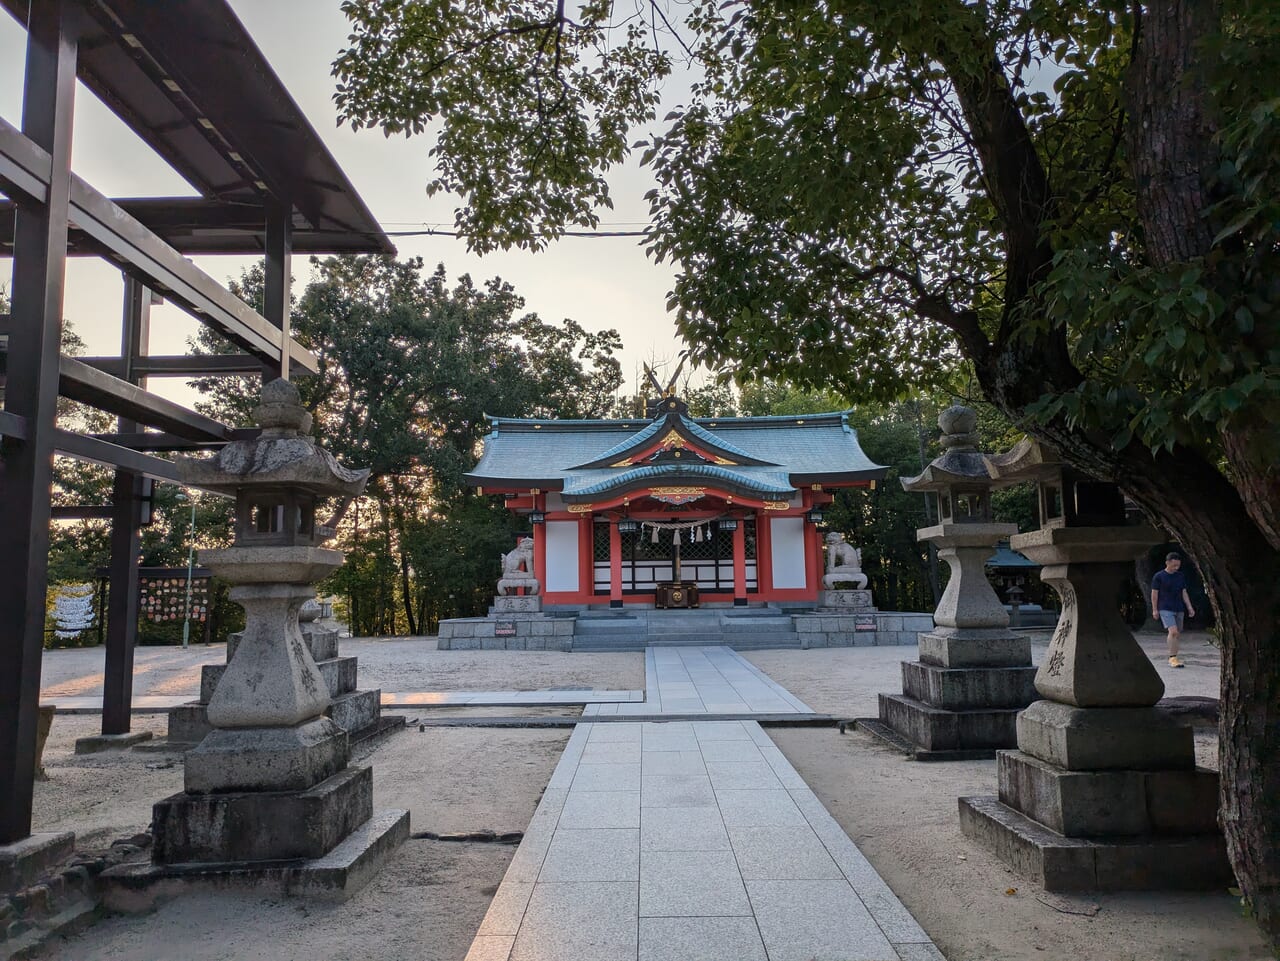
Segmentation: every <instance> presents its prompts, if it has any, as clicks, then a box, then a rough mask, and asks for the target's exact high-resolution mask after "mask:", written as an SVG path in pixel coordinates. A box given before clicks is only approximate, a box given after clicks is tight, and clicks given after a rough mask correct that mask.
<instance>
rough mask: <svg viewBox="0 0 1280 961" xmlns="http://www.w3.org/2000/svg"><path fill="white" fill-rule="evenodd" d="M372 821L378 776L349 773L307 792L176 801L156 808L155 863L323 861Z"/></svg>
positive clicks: (178, 798) (352, 770)
mask: <svg viewBox="0 0 1280 961" xmlns="http://www.w3.org/2000/svg"><path fill="white" fill-rule="evenodd" d="M372 815H373V771H372V769H371V768H369V767H350V768H346V769H344V770H342V771H339V772H338V773H336V774H334V775H333V776H332V777H329V778H326V779H325V780H323V781H321V782H320V783H318V784H315V785H313V786H312V787H309V788H307V789H306V790H303V791H243V792H233V793H225V794H191V793H183V794H175V795H173V796H171V797H168V798H165V799H164V800H163V801H160V802H158V803H157V804H156V805H155V806H154V807H153V808H152V815H151V830H152V835H153V837H154V845H155V846H154V848H153V851H152V860H153V861H155V863H157V864H184V863H189V862H228V861H279V860H291V859H295V858H318V857H321V856H323V855H325V854H327V853H328V852H329V851H331V850H333V848H335V847H336V846H337V845H338V844H339V843H340V842H341V841H342V839H343V838H345V837H346V836H347V835H348V834H350V833H351V832H352V831H354V830H355V829H356V828H358V827H359V826H360V825H361V824H364V823H365V822H366V821H368V820H369V818H370V817H371V816H372Z"/></svg>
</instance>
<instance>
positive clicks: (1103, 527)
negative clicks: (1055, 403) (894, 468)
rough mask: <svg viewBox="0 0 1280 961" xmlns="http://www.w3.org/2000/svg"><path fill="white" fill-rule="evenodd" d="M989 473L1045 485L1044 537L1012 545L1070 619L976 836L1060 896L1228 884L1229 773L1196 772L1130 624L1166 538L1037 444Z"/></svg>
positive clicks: (971, 814)
mask: <svg viewBox="0 0 1280 961" xmlns="http://www.w3.org/2000/svg"><path fill="white" fill-rule="evenodd" d="M987 463H988V466H989V467H990V470H991V472H992V474H993V475H994V476H995V477H996V478H998V479H1000V480H1002V481H1006V482H1010V483H1017V482H1022V481H1034V482H1035V483H1036V485H1037V487H1038V493H1039V501H1040V513H1041V525H1042V526H1041V528H1040V529H1039V530H1038V531H1033V532H1031V533H1028V534H1019V535H1017V536H1016V537H1013V538H1011V540H1010V544H1011V546H1012V547H1013V548H1014V549H1015V550H1018V551H1021V552H1022V553H1023V554H1025V555H1026V556H1027V557H1029V558H1031V559H1032V560H1034V561H1036V562H1037V563H1039V564H1041V565H1043V566H1042V568H1041V572H1040V577H1041V580H1043V581H1044V582H1045V583H1046V584H1048V585H1050V586H1051V587H1052V588H1053V589H1054V590H1055V591H1057V593H1058V595H1059V596H1060V598H1061V600H1062V614H1061V616H1060V617H1059V619H1058V627H1057V630H1056V631H1055V632H1054V635H1053V639H1052V640H1051V641H1050V644H1049V649H1048V651H1046V653H1045V656H1044V660H1043V661H1042V662H1041V664H1040V669H1039V671H1038V672H1037V673H1036V678H1035V688H1036V691H1037V692H1038V693H1039V694H1040V696H1041V697H1042V698H1043V700H1038V701H1036V702H1034V703H1033V704H1031V705H1030V706H1029V707H1028V708H1027V709H1026V710H1025V711H1023V712H1021V713H1020V714H1019V715H1018V721H1017V746H1018V749H1017V750H1016V751H1001V752H1000V754H999V756H998V765H997V770H998V780H999V796H998V797H973V798H961V799H960V824H961V829H962V830H963V832H964V833H965V834H966V835H968V836H969V837H972V838H975V839H977V840H980V841H982V842H983V843H984V844H986V845H988V846H990V847H992V848H994V849H995V851H996V852H997V853H998V854H1000V856H1001V857H1003V858H1004V859H1005V860H1006V861H1009V862H1010V863H1011V864H1013V865H1014V866H1015V867H1017V868H1019V869H1020V870H1023V871H1025V872H1027V873H1029V874H1031V875H1032V876H1033V877H1034V878H1035V879H1036V880H1037V881H1039V882H1040V883H1041V884H1043V885H1044V886H1045V888H1046V889H1048V890H1051V891H1080V890H1094V889H1102V890H1141V889H1160V888H1213V887H1226V886H1227V885H1228V884H1230V883H1231V870H1230V867H1229V865H1228V863H1227V859H1226V850H1225V846H1224V842H1223V838H1222V835H1221V834H1220V833H1219V832H1218V829H1217V825H1216V815H1217V793H1218V791H1217V780H1218V779H1217V775H1216V774H1214V773H1212V772H1210V771H1205V770H1198V769H1196V767H1195V750H1194V743H1193V740H1192V732H1191V728H1190V726H1188V725H1186V724H1185V723H1182V722H1180V721H1178V720H1175V719H1174V718H1173V717H1171V716H1170V715H1168V714H1166V713H1165V712H1164V711H1162V710H1160V709H1159V708H1157V707H1155V704H1156V702H1157V701H1158V700H1159V699H1160V697H1161V696H1162V695H1163V693H1164V682H1163V681H1162V680H1161V679H1160V675H1159V674H1158V673H1157V671H1156V669H1155V668H1154V667H1153V666H1152V664H1151V660H1150V658H1148V657H1147V655H1146V653H1145V652H1144V651H1143V650H1142V647H1141V646H1140V645H1139V644H1138V642H1137V641H1136V640H1135V639H1134V636H1133V632H1132V631H1131V630H1130V628H1129V626H1128V625H1127V624H1125V622H1124V620H1123V619H1122V618H1121V616H1120V612H1119V604H1118V598H1119V597H1120V596H1121V590H1122V588H1123V585H1124V583H1125V581H1126V580H1127V579H1128V578H1129V577H1131V576H1132V573H1133V562H1134V559H1135V558H1137V557H1139V556H1141V555H1142V554H1143V553H1145V552H1146V550H1147V549H1148V547H1149V546H1150V545H1151V544H1153V543H1156V542H1157V541H1159V540H1160V535H1159V533H1158V532H1157V531H1156V530H1155V529H1154V528H1151V527H1147V526H1138V525H1131V524H1126V523H1125V510H1124V500H1123V497H1122V496H1121V494H1120V491H1119V489H1118V488H1117V487H1116V485H1114V484H1110V483H1106V482H1102V481H1098V480H1096V479H1094V478H1091V477H1088V476H1087V475H1084V474H1081V473H1079V472H1077V471H1074V470H1073V469H1071V468H1070V467H1069V466H1067V465H1066V464H1064V463H1062V461H1061V460H1060V458H1059V457H1058V455H1057V452H1056V451H1054V450H1052V449H1051V448H1049V447H1046V446H1044V445H1042V444H1039V443H1037V442H1036V441H1032V440H1023V441H1022V442H1020V443H1019V444H1018V445H1017V446H1016V447H1014V448H1013V450H1011V451H1009V452H1008V453H1007V454H1002V455H1000V456H998V457H991V458H989V459H988V461H987Z"/></svg>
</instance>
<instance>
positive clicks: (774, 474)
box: [562, 464, 795, 498]
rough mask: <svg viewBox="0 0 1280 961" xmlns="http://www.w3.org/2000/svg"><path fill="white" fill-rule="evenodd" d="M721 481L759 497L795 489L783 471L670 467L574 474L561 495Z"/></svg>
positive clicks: (686, 466)
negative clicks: (643, 485)
mask: <svg viewBox="0 0 1280 961" xmlns="http://www.w3.org/2000/svg"><path fill="white" fill-rule="evenodd" d="M664 480H665V481H679V482H681V483H688V482H690V481H694V480H703V481H711V482H714V481H720V482H723V483H727V484H729V485H730V486H732V487H736V488H738V489H739V490H742V491H746V492H749V493H753V494H760V495H762V496H766V497H768V496H771V495H775V496H777V497H780V498H785V497H790V496H791V495H792V494H794V493H795V488H794V487H793V486H792V485H791V482H790V481H789V480H788V478H787V474H786V472H785V471H780V470H776V469H772V468H761V467H721V466H719V465H716V464H670V465H665V464H664V465H661V466H655V467H630V468H626V469H623V470H608V469H607V468H600V469H595V470H584V471H577V472H575V473H573V474H570V475H569V476H568V477H566V478H565V481H564V489H563V491H562V493H563V494H564V495H565V496H566V497H574V496H579V497H588V496H594V495H596V494H603V493H605V492H607V491H611V490H618V489H619V488H623V487H627V486H629V485H632V484H638V483H643V482H650V483H652V482H657V481H664Z"/></svg>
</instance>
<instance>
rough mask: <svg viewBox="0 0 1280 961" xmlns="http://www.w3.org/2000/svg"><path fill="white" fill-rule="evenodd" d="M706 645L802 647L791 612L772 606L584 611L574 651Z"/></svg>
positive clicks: (748, 648)
mask: <svg viewBox="0 0 1280 961" xmlns="http://www.w3.org/2000/svg"><path fill="white" fill-rule="evenodd" d="M708 645H724V646H725V647H730V648H733V649H734V650H737V651H751V650H762V649H766V648H799V647H800V636H799V635H798V634H797V633H796V630H795V623H794V621H793V620H792V617H791V615H790V614H788V613H786V612H785V611H781V610H778V609H777V608H770V607H765V608H737V609H734V608H730V609H715V608H705V609H699V610H691V611H683V610H679V611H654V610H634V611H632V610H624V611H583V612H582V613H580V614H579V615H578V617H577V620H576V622H575V624H574V636H573V650H575V651H642V650H644V649H645V648H646V647H701V646H708Z"/></svg>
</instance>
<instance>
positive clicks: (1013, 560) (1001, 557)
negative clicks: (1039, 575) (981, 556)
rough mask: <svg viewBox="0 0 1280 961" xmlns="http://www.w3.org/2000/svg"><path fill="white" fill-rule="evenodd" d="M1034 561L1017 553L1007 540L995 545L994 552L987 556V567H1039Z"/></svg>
mask: <svg viewBox="0 0 1280 961" xmlns="http://www.w3.org/2000/svg"><path fill="white" fill-rule="evenodd" d="M1039 566H1040V565H1039V564H1037V563H1036V562H1035V561H1033V560H1031V559H1030V558H1028V557H1025V556H1023V555H1022V554H1019V553H1018V552H1017V551H1015V550H1014V549H1013V548H1012V547H1010V546H1009V542H1008V541H1001V542H1000V543H999V544H997V545H996V552H995V553H994V554H992V555H991V556H990V557H988V558H987V567H1039Z"/></svg>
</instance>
